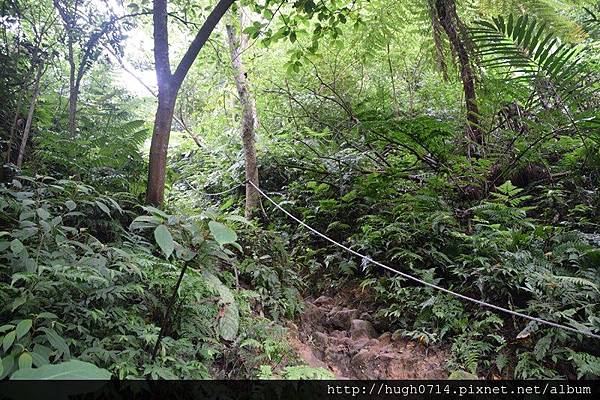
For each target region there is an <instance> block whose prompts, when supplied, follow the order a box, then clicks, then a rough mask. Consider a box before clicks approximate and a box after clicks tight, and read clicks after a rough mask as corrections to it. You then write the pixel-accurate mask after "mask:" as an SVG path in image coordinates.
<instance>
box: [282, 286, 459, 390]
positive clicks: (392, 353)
mask: <svg viewBox="0 0 600 400" xmlns="http://www.w3.org/2000/svg"><path fill="white" fill-rule="evenodd" d="M371 322H372V320H371V317H370V316H369V315H368V314H367V313H360V312H359V310H356V309H351V308H347V307H343V306H342V305H340V304H336V301H334V300H333V299H331V298H329V297H325V296H321V297H319V298H318V299H316V300H308V301H306V307H305V311H304V313H303V314H302V316H301V319H300V321H299V325H298V326H297V325H295V324H290V325H291V326H290V328H291V329H290V338H289V341H290V344H291V345H292V347H293V348H294V350H295V351H296V353H297V354H298V356H299V357H300V358H301V359H302V360H304V361H305V362H306V363H307V364H308V365H310V366H312V367H322V368H326V369H328V370H330V371H331V372H332V373H333V374H334V375H335V376H336V378H337V379H446V378H447V377H448V372H447V371H446V370H444V364H445V362H446V360H447V358H448V357H447V354H446V353H445V352H444V351H443V350H441V349H439V348H432V347H428V348H425V347H423V346H421V345H419V344H418V343H416V342H413V341H410V340H406V339H395V338H392V335H391V333H390V332H383V333H379V332H377V331H376V330H375V328H374V327H373V325H372V324H371Z"/></svg>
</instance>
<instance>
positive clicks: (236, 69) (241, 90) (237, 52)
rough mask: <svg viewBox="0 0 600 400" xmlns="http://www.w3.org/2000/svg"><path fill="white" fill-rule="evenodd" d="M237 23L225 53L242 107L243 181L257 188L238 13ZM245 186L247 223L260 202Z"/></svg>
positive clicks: (252, 108)
mask: <svg viewBox="0 0 600 400" xmlns="http://www.w3.org/2000/svg"><path fill="white" fill-rule="evenodd" d="M239 22H240V36H239V37H238V36H237V35H236V29H235V27H234V26H233V25H227V26H226V30H227V40H228V42H229V49H230V54H231V65H232V67H233V74H234V80H235V86H236V89H237V92H238V96H239V99H240V105H241V106H242V126H241V132H242V143H243V146H244V161H245V169H246V180H247V181H248V182H252V183H253V184H254V185H256V186H257V187H258V163H257V157H256V147H255V133H254V128H255V126H256V125H257V117H256V108H255V105H254V101H253V98H252V95H251V93H250V89H249V87H248V82H247V79H246V71H245V70H244V63H243V59H242V53H243V52H244V50H245V49H246V48H247V44H248V39H247V35H245V34H244V33H243V30H244V20H243V15H242V14H241V11H240V16H239ZM248 182H246V209H245V216H246V218H247V219H252V214H253V212H254V210H255V209H256V208H257V206H258V202H259V200H260V197H259V194H258V191H257V190H256V189H255V188H254V186H252V185H251V184H250V183H248Z"/></svg>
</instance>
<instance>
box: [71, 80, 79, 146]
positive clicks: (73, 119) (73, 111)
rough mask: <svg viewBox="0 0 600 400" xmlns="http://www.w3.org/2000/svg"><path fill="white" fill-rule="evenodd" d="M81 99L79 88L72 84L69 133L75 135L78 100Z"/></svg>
mask: <svg viewBox="0 0 600 400" xmlns="http://www.w3.org/2000/svg"><path fill="white" fill-rule="evenodd" d="M78 100H79V88H78V87H77V86H72V87H71V89H69V134H70V135H71V137H72V138H73V137H75V134H76V133H77V120H76V117H77V101H78Z"/></svg>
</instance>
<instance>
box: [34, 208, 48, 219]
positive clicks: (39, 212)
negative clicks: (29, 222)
mask: <svg viewBox="0 0 600 400" xmlns="http://www.w3.org/2000/svg"><path fill="white" fill-rule="evenodd" d="M35 212H36V213H37V215H38V217H40V218H41V219H44V220H45V219H48V218H50V213H49V212H48V211H46V210H45V209H44V208H38V209H37V210H35Z"/></svg>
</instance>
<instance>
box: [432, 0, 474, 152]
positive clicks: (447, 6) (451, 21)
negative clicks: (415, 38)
mask: <svg viewBox="0 0 600 400" xmlns="http://www.w3.org/2000/svg"><path fill="white" fill-rule="evenodd" d="M435 7H436V11H437V15H438V18H439V21H440V25H442V28H444V31H445V32H446V35H448V39H449V40H450V44H451V45H452V48H453V49H454V51H455V53H456V54H457V56H458V61H459V63H460V77H461V80H462V83H463V91H464V94H465V103H466V107H467V122H468V127H467V129H468V134H469V138H470V139H471V140H472V141H473V142H475V143H477V144H479V145H482V144H483V133H482V132H481V128H480V126H479V108H478V107H477V97H476V94H475V76H474V74H473V69H472V68H471V61H470V58H469V52H468V50H467V47H466V45H465V42H464V40H463V39H464V38H461V37H460V34H459V32H460V30H459V29H460V27H459V24H460V20H459V18H458V14H457V13H456V5H455V2H454V0H435Z"/></svg>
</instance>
